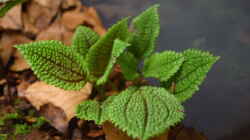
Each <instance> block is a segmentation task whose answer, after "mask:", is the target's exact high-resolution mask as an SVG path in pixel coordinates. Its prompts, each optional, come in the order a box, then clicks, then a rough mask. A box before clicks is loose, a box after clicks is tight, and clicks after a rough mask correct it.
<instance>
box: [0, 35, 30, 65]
mask: <svg viewBox="0 0 250 140" xmlns="http://www.w3.org/2000/svg"><path fill="white" fill-rule="evenodd" d="M27 42H30V39H28V38H27V37H25V36H24V35H22V34H18V33H8V32H4V33H2V37H1V39H0V46H1V47H0V57H1V58H2V62H3V65H6V64H7V63H8V61H9V58H10V57H11V56H12V55H13V54H14V53H15V48H14V47H13V46H14V45H16V44H21V43H27Z"/></svg>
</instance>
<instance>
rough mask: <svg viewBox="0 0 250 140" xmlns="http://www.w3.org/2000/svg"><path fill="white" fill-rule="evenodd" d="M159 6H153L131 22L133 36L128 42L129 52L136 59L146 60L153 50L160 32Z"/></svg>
mask: <svg viewBox="0 0 250 140" xmlns="http://www.w3.org/2000/svg"><path fill="white" fill-rule="evenodd" d="M158 7H159V5H154V6H152V7H151V8H149V9H147V10H146V11H145V12H143V13H142V14H141V15H139V16H138V17H136V18H135V19H134V20H133V21H132V26H133V29H134V30H135V32H134V34H133V35H132V37H131V41H130V42H129V43H130V44H131V46H130V47H129V50H130V52H132V53H134V55H135V56H136V57H137V58H146V57H148V56H150V55H151V53H152V52H153V51H154V49H155V41H156V39H157V37H158V36H159V32H160V19H159V15H158V12H157V10H158Z"/></svg>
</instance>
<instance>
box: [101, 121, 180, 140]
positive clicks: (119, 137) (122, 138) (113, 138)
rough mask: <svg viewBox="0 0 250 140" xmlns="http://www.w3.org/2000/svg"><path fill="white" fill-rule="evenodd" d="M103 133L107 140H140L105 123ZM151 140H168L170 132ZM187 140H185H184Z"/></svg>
mask: <svg viewBox="0 0 250 140" xmlns="http://www.w3.org/2000/svg"><path fill="white" fill-rule="evenodd" d="M103 131H104V132H105V134H106V136H105V138H106V139H107V140H138V139H132V138H131V137H129V136H127V134H126V133H124V132H123V131H121V130H119V129H117V128H116V127H115V126H114V125H113V124H112V123H110V122H105V123H104V125H103ZM149 140H168V132H166V133H164V134H162V135H159V136H156V137H153V138H151V139H149ZM182 140H185V139H182Z"/></svg>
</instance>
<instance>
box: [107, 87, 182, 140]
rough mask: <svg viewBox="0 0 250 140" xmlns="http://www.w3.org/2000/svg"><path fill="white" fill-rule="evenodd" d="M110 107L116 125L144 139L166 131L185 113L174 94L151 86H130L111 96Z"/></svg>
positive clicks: (111, 116) (133, 135)
mask: <svg viewBox="0 0 250 140" xmlns="http://www.w3.org/2000/svg"><path fill="white" fill-rule="evenodd" d="M108 110H109V116H110V120H111V122H112V123H113V124H114V125H115V126H116V127H118V128H120V129H121V130H123V131H125V132H126V133H127V134H128V135H129V136H132V137H133V138H139V139H141V140H147V139H149V138H151V137H153V136H155V135H159V134H161V133H163V132H165V131H166V130H167V129H168V128H169V127H170V126H173V125H175V124H176V123H177V122H179V121H180V120H181V119H182V118H183V116H184V114H183V112H182V111H183V107H182V105H181V104H180V103H179V101H178V100H177V99H176V98H175V97H174V95H172V94H170V93H169V92H168V91H166V90H165V89H164V88H158V87H149V86H145V87H140V88H138V87H130V88H128V89H127V90H125V91H123V92H122V93H120V94H119V95H117V96H116V97H115V98H114V99H113V100H112V102H111V103H110V105H109V108H108Z"/></svg>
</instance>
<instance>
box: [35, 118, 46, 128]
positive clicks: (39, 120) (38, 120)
mask: <svg viewBox="0 0 250 140" xmlns="http://www.w3.org/2000/svg"><path fill="white" fill-rule="evenodd" d="M46 122H47V120H46V119H45V118H44V117H38V118H36V122H35V123H34V124H32V128H40V127H41V126H42V125H44V124H45V123H46Z"/></svg>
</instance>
